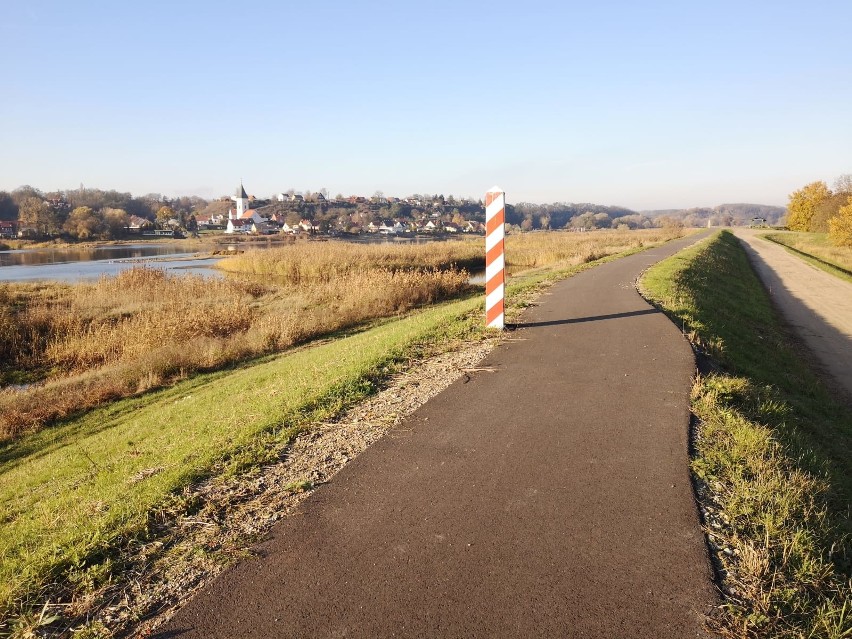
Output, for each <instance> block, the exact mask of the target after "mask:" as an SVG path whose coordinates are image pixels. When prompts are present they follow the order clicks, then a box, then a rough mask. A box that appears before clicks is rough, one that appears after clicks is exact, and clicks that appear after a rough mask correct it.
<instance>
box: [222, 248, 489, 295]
mask: <svg viewBox="0 0 852 639" xmlns="http://www.w3.org/2000/svg"><path fill="white" fill-rule="evenodd" d="M484 267H485V253H484V247H483V242H482V239H481V238H475V239H461V240H458V241H448V242H429V243H427V244H357V243H352V242H307V243H297V244H292V245H289V246H282V247H280V248H274V249H268V250H262V251H248V252H246V253H244V254H242V255H237V256H235V257H231V258H229V259H227V260H224V261H223V262H221V263H220V264H219V268H221V269H223V270H226V271H231V272H239V273H253V274H255V275H270V276H274V277H275V280H276V282H279V283H281V284H289V285H299V284H303V283H306V282H310V283H314V282H327V281H332V280H336V279H338V278H341V277H350V276H351V275H353V274H358V273H368V272H373V271H377V270H388V271H400V270H412V269H418V270H423V269H438V270H445V269H453V268H464V269H468V270H472V269H475V268H484Z"/></svg>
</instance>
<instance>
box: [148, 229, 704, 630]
mask: <svg viewBox="0 0 852 639" xmlns="http://www.w3.org/2000/svg"><path fill="white" fill-rule="evenodd" d="M694 240H695V237H692V238H685V239H681V240H677V241H675V242H672V243H669V244H667V245H665V246H664V247H660V248H656V249H652V250H648V251H645V252H643V253H640V254H636V255H633V256H630V257H627V258H623V259H619V260H616V261H614V262H611V263H608V264H604V265H601V266H598V267H596V268H594V269H591V270H589V271H586V272H584V273H581V274H579V275H576V276H574V277H572V278H569V279H567V280H565V281H563V282H561V283H559V284H557V285H555V286H554V287H552V288H551V289H550V292H549V293H548V294H546V295H545V296H543V297H542V298H541V300H540V302H541V303H540V304H539V305H538V306H536V307H534V308H531V309H529V310H528V311H527V313H526V314H525V316H524V322H523V325H522V326H521V327H518V328H517V330H515V331H513V332H512V333H511V336H510V337H509V338H508V339H507V340H506V341H504V342H503V343H502V344H501V345H500V346H498V347H497V348H496V349H495V350H494V351H492V353H491V354H490V355H489V356H488V358H487V359H486V360H485V361H484V362H483V363H482V365H481V366H482V368H484V369H491V370H493V372H490V371H489V370H482V371H480V372H476V373H472V374H471V375H470V376H469V378H462V379H461V380H459V381H458V382H456V383H455V384H453V385H451V386H450V387H449V388H447V390H445V391H444V392H443V393H441V394H440V395H438V396H437V397H436V398H434V399H433V400H431V401H430V402H428V403H427V404H426V405H424V406H423V407H421V408H420V409H419V410H418V411H417V412H415V413H414V414H413V415H412V416H411V417H410V418H409V419H408V420H407V421H405V422H404V423H403V424H402V425H401V426H400V427H399V428H398V429H396V430H395V431H393V432H392V433H391V434H390V435H388V436H387V437H385V438H384V439H382V440H381V441H379V442H378V443H376V444H375V445H373V446H372V447H371V448H370V449H368V450H367V451H366V452H364V453H363V454H361V455H360V456H359V457H357V458H356V459H355V460H353V461H352V462H351V463H350V464H348V465H347V466H346V467H345V468H344V469H343V470H341V471H340V472H339V473H338V474H337V475H336V476H335V477H334V479H333V480H332V481H331V482H329V483H328V484H326V485H323V486H320V487H319V488H317V489H316V490H315V491H314V493H313V494H312V495H311V496H310V497H309V498H308V499H306V500H305V501H304V502H302V505H301V506H300V510H299V512H298V513H297V514H296V515H294V516H291V517H289V518H287V519H285V520H283V521H282V522H281V524H280V525H278V526H277V527H276V528H275V529H274V530H273V532H272V535H271V537H270V539H268V540H267V541H265V542H264V543H262V544H261V545H260V546H259V547H258V548H257V552H258V557H257V558H255V559H250V560H246V561H243V562H241V563H239V564H237V565H236V566H234V567H233V568H231V569H229V570H227V571H226V572H224V573H223V574H222V575H220V577H219V578H217V579H216V580H215V581H214V583H212V584H211V585H210V587H208V588H206V589H204V590H203V591H201V592H200V593H199V594H198V595H197V596H196V597H195V598H194V599H193V600H191V601H190V602H189V603H188V604H187V605H186V606H185V607H184V608H183V609H181V610H180V611H179V612H178V613H177V614H176V615H175V616H174V617H173V618H172V619H171V620H170V622H169V623H168V624H167V625H166V626H164V627H162V628H161V629H160V631H159V632H158V633H157V634H156V635H155V636H157V637H159V638H161V639H164V638H165V637H181V638H182V639H188V638H190V637H205V638H210V637H264V638H267V637H389V636H396V637H601V638H604V637H606V638H612V637H619V638H628V637H643V638H649V639H650V638H653V639H659V638H662V637H678V638H680V637H702V636H705V635H704V631H703V629H702V628H703V626H702V623H703V615H704V613H706V612H707V611H708V610H709V609H710V608H712V607H713V606H714V605H717V604H718V600H717V596H716V591H715V588H714V587H713V584H712V581H711V579H712V571H711V568H710V563H709V560H708V555H707V549H706V546H705V542H704V537H703V534H702V533H701V530H700V528H699V521H698V515H697V511H696V506H695V501H694V497H693V492H692V487H691V483H690V475H689V470H688V430H689V419H690V417H689V407H688V406H689V390H690V385H691V378H692V375H693V373H694V371H695V360H694V357H693V353H692V351H691V349H690V346H689V344H688V343H687V341H686V340H685V339H684V338H683V336H682V335H681V333H680V331H679V330H678V329H677V328H676V327H675V326H674V325H673V324H672V323H671V322H669V321H668V320H667V318H666V317H665V316H664V315H663V314H661V313H659V312H658V311H656V310H655V309H653V308H652V307H650V306H649V305H648V304H647V303H646V302H645V301H644V300H643V299H642V298H641V297H640V296H639V295H638V294H637V293H636V290H635V287H634V282H635V280H636V278H637V276H638V275H639V274H640V273H641V272H642V271H643V270H644V269H645V268H647V267H648V266H650V265H651V264H653V263H655V262H657V261H658V260H660V259H662V258H664V257H666V256H668V255H671V254H673V253H674V252H676V251H677V250H679V249H680V248H682V247H684V246H685V245H687V244H689V243H691V242H693V241H694Z"/></svg>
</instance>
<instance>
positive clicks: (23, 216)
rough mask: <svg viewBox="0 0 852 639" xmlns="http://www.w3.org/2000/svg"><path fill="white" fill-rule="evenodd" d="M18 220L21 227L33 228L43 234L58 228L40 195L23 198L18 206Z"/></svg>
mask: <svg viewBox="0 0 852 639" xmlns="http://www.w3.org/2000/svg"><path fill="white" fill-rule="evenodd" d="M18 221H19V222H20V223H21V226H22V227H24V228H32V229H35V231H36V233H43V234H45V235H48V234H50V233H54V232H56V231H58V230H59V229H58V225H57V220H56V219H55V216H54V215H53V213H52V211H51V210H50V207H49V206H48V205H47V203H45V201H44V200H43V199H42V198H40V197H35V196H30V197H26V198H24V200H23V201H22V202H21V204H20V206H19V208H18Z"/></svg>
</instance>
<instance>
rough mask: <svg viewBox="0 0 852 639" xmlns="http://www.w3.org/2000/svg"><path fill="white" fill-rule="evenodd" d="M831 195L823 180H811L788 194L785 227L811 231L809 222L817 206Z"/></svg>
mask: <svg viewBox="0 0 852 639" xmlns="http://www.w3.org/2000/svg"><path fill="white" fill-rule="evenodd" d="M829 197H831V191H830V190H829V188H828V186H826V184H825V182H823V181H822V180H820V181H818V182H811V183H810V184H808V185H807V186H805V187H803V188H801V189H799V190H798V191H794V192H793V193H791V194H790V203H789V204H788V205H787V228H789V229H790V230H791V231H811V230H812V229H811V223H812V221H813V217H814V214H815V213H816V210H817V207H818V206H819V205H820V204H821V203H822V202H824V201H825V200H827V199H828V198H829Z"/></svg>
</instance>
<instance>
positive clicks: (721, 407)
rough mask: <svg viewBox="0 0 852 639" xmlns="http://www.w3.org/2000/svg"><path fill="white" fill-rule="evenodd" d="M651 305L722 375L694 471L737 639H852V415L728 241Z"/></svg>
mask: <svg viewBox="0 0 852 639" xmlns="http://www.w3.org/2000/svg"><path fill="white" fill-rule="evenodd" d="M642 287H643V288H644V292H645V294H646V296H648V297H649V298H650V299H652V300H653V301H654V302H655V303H657V304H658V305H660V306H661V307H662V308H663V309H664V310H665V311H666V312H667V313H669V314H670V315H671V316H673V317H674V318H675V320H676V322H677V324H678V325H679V326H684V328H685V331H686V332H687V334H688V336H689V337H690V339H691V340H692V341H693V343H694V344H695V345H696V346H697V347H698V348H699V349H701V350H702V351H703V352H704V353H705V355H706V356H707V357H708V358H710V359H711V360H712V362H714V363H715V365H716V368H717V370H715V372H710V373H708V374H706V375H704V376H701V377H699V378H698V379H697V381H696V383H695V386H694V389H693V397H692V410H693V412H694V413H695V415H696V416H697V417H698V419H699V422H700V423H699V427H698V430H697V435H696V439H695V451H696V452H695V457H694V459H693V462H692V470H693V472H694V474H695V476H696V478H697V480H698V482H697V483H698V486H699V493H700V497H701V502H702V508H703V509H704V511H705V516H706V523H707V526H706V532H707V534H708V539H709V541H710V544H711V547H713V548H714V551H715V554H716V558H717V561H718V562H719V565H720V566H721V567H722V569H723V570H724V579H723V587H724V589H725V591H726V597H725V600H724V604H723V606H722V607H721V608H720V610H719V613H718V614H717V615H715V616H713V618H712V619H711V620H710V625H711V627H712V628H713V629H714V630H715V631H716V632H718V633H720V634H722V635H723V636H726V637H737V638H741V637H749V638H752V637H753V638H755V639H757V638H781V637H783V638H788V637H789V638H793V637H823V638H826V639H829V638H830V639H841V638H843V637H850V636H852V614H850V613H852V581H850V579H851V578H852V538H850V532H852V522H850V510H849V509H850V498H852V411H850V410H849V408H848V407H847V406H845V405H843V404H842V403H840V402H838V401H837V400H836V399H835V398H834V397H832V395H831V393H830V392H828V391H827V390H826V388H825V387H824V386H823V385H822V383H821V382H820V380H819V379H818V378H816V377H815V375H814V374H813V373H812V372H811V371H810V370H809V369H808V367H807V365H806V364H805V363H804V362H803V361H802V360H801V359H800V357H799V356H798V355H797V351H796V350H795V348H793V347H792V346H791V343H790V338H789V335H788V334H787V333H786V330H785V329H784V328H783V326H782V325H781V323H780V321H779V320H778V318H777V316H776V315H775V312H774V310H773V308H772V305H771V303H770V301H769V298H768V296H767V294H766V293H765V291H764V290H763V288H762V286H761V285H760V282H759V281H758V279H757V277H756V276H755V274H754V272H753V271H752V269H751V267H750V265H749V263H748V260H747V258H746V256H745V253H744V252H743V250H742V247H741V246H740V245H739V243H738V242H737V240H736V238H734V237H733V236H732V235H731V234H730V233H727V232H726V233H723V234H721V235H719V236H716V237H714V238H713V239H712V240H711V241H709V242H706V243H703V244H701V245H699V246H697V247H695V248H692V249H687V250H686V251H683V252H681V253H679V254H678V255H676V256H674V257H672V258H669V259H668V260H665V261H663V262H661V263H660V264H659V265H657V266H655V267H653V268H652V269H650V270H649V271H648V273H647V274H646V276H645V277H644V278H643V280H642Z"/></svg>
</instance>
